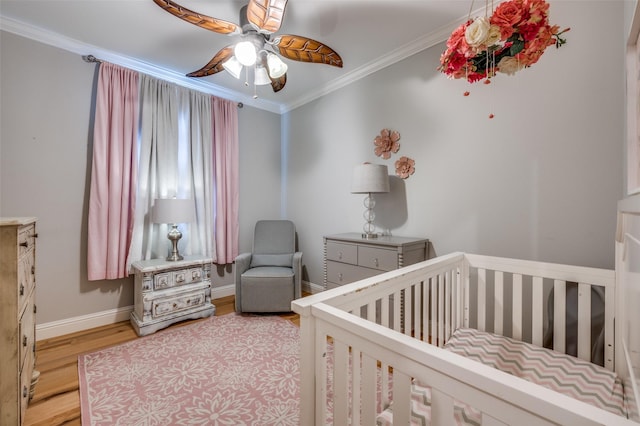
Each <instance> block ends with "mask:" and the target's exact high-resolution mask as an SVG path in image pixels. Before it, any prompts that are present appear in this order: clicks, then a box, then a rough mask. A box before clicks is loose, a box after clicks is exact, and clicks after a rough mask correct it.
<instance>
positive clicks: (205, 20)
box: [153, 0, 242, 34]
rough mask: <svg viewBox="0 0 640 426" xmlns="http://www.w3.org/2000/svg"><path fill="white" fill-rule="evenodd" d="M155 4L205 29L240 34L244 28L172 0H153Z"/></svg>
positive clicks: (220, 32)
mask: <svg viewBox="0 0 640 426" xmlns="http://www.w3.org/2000/svg"><path fill="white" fill-rule="evenodd" d="M153 1H154V2H155V4H157V5H158V6H160V7H161V8H163V9H164V10H166V11H167V12H169V13H170V14H172V15H173V16H177V17H178V18H180V19H182V20H184V21H187V22H189V23H191V24H193V25H197V26H198V27H200V28H204V29H205V30H209V31H213V32H214V33H219V34H240V33H242V29H241V28H240V26H238V25H237V24H234V23H233V22H228V21H225V20H222V19H217V18H212V17H211V16H207V15H202V14H200V13H197V12H194V11H193V10H189V9H187V8H186V7H182V6H180V5H179V4H178V3H175V2H173V1H171V0H153Z"/></svg>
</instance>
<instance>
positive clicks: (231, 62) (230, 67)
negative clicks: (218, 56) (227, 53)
mask: <svg viewBox="0 0 640 426" xmlns="http://www.w3.org/2000/svg"><path fill="white" fill-rule="evenodd" d="M222 67H223V68H224V69H225V70H227V71H228V72H229V74H231V75H232V76H234V77H235V78H240V73H241V72H242V64H241V63H240V62H239V61H238V60H237V59H236V57H235V56H232V57H230V58H229V59H228V60H227V61H225V62H223V63H222Z"/></svg>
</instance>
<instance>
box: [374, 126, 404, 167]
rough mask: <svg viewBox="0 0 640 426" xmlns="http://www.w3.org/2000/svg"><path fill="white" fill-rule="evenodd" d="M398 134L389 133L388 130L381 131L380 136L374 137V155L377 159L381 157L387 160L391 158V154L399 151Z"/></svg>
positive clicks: (394, 132)
mask: <svg viewBox="0 0 640 426" xmlns="http://www.w3.org/2000/svg"><path fill="white" fill-rule="evenodd" d="M399 140H400V133H398V132H396V131H395V130H394V131H391V130H389V129H382V130H381V131H380V135H379V136H376V138H375V139H374V141H373V144H374V145H375V149H374V151H373V152H374V153H375V154H376V155H377V156H378V157H382V158H384V159H385V160H388V159H389V158H390V157H391V153H394V154H395V153H396V152H398V150H399V149H400V144H399V143H398V141H399Z"/></svg>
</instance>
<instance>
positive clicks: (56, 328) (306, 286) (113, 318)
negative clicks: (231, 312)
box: [36, 281, 324, 340]
mask: <svg viewBox="0 0 640 426" xmlns="http://www.w3.org/2000/svg"><path fill="white" fill-rule="evenodd" d="M302 291H305V292H307V293H311V294H316V293H320V292H321V291H324V287H323V286H321V285H318V284H314V283H311V282H309V281H303V282H302ZM235 292H236V287H235V284H230V285H225V286H222V287H215V288H213V289H211V299H212V300H214V305H215V299H221V298H223V297H228V296H233V295H234V294H235ZM132 311H133V306H125V307H123V308H117V309H110V310H108V311H102V312H96V313H95V314H89V315H83V316H79V317H73V318H67V319H64V320H59V321H52V322H48V323H45V324H38V325H37V326H36V339H37V340H45V339H51V338H53V337H58V336H63V335H65V334H71V333H76V332H78V331H83V330H88V329H90V328H96V327H101V326H103V325H109V324H115V323H117V322H121V321H128V320H129V315H130V314H131V312H132Z"/></svg>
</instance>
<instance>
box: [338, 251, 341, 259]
mask: <svg viewBox="0 0 640 426" xmlns="http://www.w3.org/2000/svg"><path fill="white" fill-rule="evenodd" d="M338 259H340V260H342V252H339V253H338Z"/></svg>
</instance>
